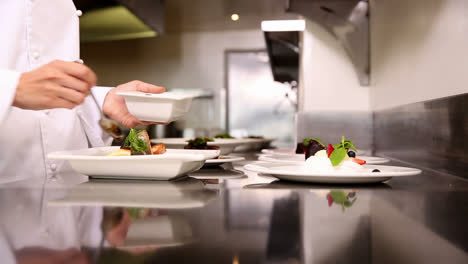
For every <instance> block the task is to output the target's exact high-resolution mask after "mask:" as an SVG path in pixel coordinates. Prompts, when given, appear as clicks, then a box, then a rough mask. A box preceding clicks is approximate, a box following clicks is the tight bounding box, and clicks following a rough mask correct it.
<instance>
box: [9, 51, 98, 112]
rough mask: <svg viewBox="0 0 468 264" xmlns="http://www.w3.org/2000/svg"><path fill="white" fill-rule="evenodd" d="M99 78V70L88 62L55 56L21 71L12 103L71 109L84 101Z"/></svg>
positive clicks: (17, 105)
mask: <svg viewBox="0 0 468 264" xmlns="http://www.w3.org/2000/svg"><path fill="white" fill-rule="evenodd" d="M96 82H97V77H96V74H94V72H93V71H92V70H91V69H89V68H88V67H86V66H85V65H82V64H78V63H74V62H66V61H60V60H55V61H52V62H50V63H48V64H46V65H43V66H41V67H39V68H37V69H35V70H33V71H30V72H25V73H23V74H21V77H20V79H19V82H18V85H17V87H16V94H15V98H14V99H13V106H16V107H19V108H23V109H31V110H42V109H51V108H68V109H72V108H74V107H75V106H77V105H79V104H81V103H83V102H84V100H85V98H86V96H88V94H89V92H90V89H91V87H93V86H95V85H96Z"/></svg>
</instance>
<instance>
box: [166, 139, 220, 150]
mask: <svg viewBox="0 0 468 264" xmlns="http://www.w3.org/2000/svg"><path fill="white" fill-rule="evenodd" d="M208 142H214V140H213V139H212V138H208V137H197V138H194V139H189V140H187V145H185V146H184V149H220V147H219V146H215V145H209V146H208ZM160 144H162V143H160Z"/></svg>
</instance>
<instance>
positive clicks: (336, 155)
mask: <svg viewBox="0 0 468 264" xmlns="http://www.w3.org/2000/svg"><path fill="white" fill-rule="evenodd" d="M346 154H347V152H346V149H345V148H342V147H341V148H335V150H334V151H333V152H332V154H331V155H330V161H331V163H332V165H333V166H338V165H339V164H340V163H341V162H342V161H343V160H344V158H345V157H346Z"/></svg>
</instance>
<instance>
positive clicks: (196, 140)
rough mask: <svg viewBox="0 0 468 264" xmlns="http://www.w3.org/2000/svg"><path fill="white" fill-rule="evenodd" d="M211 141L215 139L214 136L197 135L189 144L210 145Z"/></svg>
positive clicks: (196, 145)
mask: <svg viewBox="0 0 468 264" xmlns="http://www.w3.org/2000/svg"><path fill="white" fill-rule="evenodd" d="M209 141H214V140H213V139H212V138H209V137H197V138H194V139H191V140H188V141H187V142H188V145H189V146H192V147H204V146H206V145H208V142H209Z"/></svg>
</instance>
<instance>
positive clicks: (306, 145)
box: [302, 137, 325, 148]
mask: <svg viewBox="0 0 468 264" xmlns="http://www.w3.org/2000/svg"><path fill="white" fill-rule="evenodd" d="M312 140H315V141H317V142H318V143H319V144H320V145H322V147H324V148H325V143H323V141H322V140H321V139H320V138H318V137H316V138H304V139H303V140H302V144H303V145H304V147H308V146H309V144H310V142H311V141H312Z"/></svg>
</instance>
